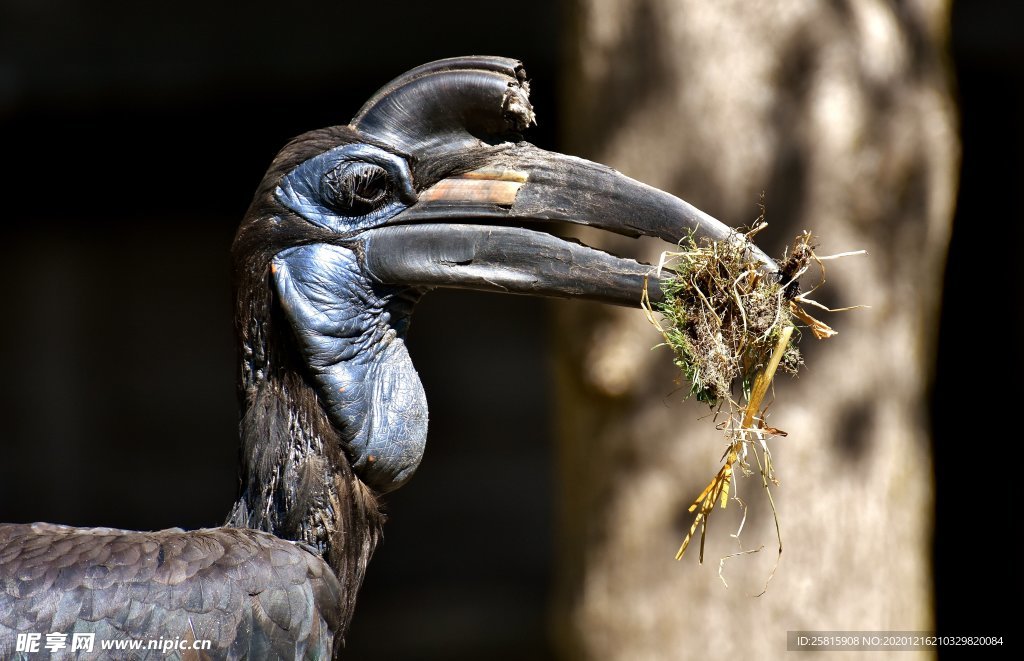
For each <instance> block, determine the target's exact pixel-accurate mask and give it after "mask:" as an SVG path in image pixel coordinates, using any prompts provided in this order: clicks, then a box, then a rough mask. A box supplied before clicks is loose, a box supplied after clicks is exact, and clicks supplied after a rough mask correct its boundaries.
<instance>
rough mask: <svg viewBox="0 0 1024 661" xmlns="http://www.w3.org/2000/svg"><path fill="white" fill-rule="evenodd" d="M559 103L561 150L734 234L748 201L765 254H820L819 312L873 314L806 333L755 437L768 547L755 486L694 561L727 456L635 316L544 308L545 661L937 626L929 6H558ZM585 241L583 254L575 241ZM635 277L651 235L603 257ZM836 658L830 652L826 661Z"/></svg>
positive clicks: (688, 2) (943, 216) (950, 142)
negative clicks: (930, 403)
mask: <svg viewBox="0 0 1024 661" xmlns="http://www.w3.org/2000/svg"><path fill="white" fill-rule="evenodd" d="M569 4H570V11H569V13H568V14H567V16H568V24H569V25H568V27H569V28H570V32H571V33H572V36H571V38H570V39H569V40H568V43H569V44H570V45H569V48H570V49H571V50H570V51H569V52H568V62H569V69H568V71H566V72H565V75H564V80H563V90H565V98H564V99H563V104H562V105H563V107H564V108H565V109H566V115H565V116H564V117H563V118H562V125H563V126H564V127H565V129H566V135H565V138H566V140H565V142H566V143H567V144H566V147H567V149H568V151H569V152H570V153H576V154H579V155H582V156H585V157H588V158H591V159H594V160H598V161H601V162H604V163H608V164H610V165H612V166H613V167H616V168H617V169H619V170H621V171H623V172H625V173H626V174H628V175H630V176H633V177H635V178H637V179H640V180H642V181H645V182H648V183H651V184H653V185H655V186H658V187H660V188H663V189H666V190H669V191H671V192H673V193H675V194H677V195H679V196H681V197H683V198H684V199H686V200H688V201H690V202H692V203H694V204H696V205H697V206H698V207H700V208H702V209H704V210H705V211H708V212H709V213H711V214H712V215H715V216H717V217H719V218H720V219H722V220H723V221H725V222H727V223H729V224H731V225H734V226H738V225H749V224H750V223H752V222H753V221H754V220H755V219H756V217H757V216H758V213H759V209H758V206H757V205H758V202H759V200H760V196H761V194H762V192H763V193H764V204H765V206H766V209H767V216H766V219H767V221H768V223H769V228H768V230H766V231H765V232H763V233H762V234H761V235H759V236H758V242H759V243H760V244H761V246H762V247H763V248H765V249H766V250H767V251H768V252H769V253H770V254H774V255H780V254H781V252H782V249H783V247H784V246H786V245H788V244H789V243H790V242H791V241H792V239H793V238H794V237H795V236H796V235H797V234H798V233H799V232H800V231H801V230H803V229H805V228H806V229H810V230H812V231H813V232H814V233H815V234H816V235H818V236H819V237H820V240H821V247H820V249H819V254H828V253H833V252H840V251H846V250H855V249H861V248H865V249H867V250H868V251H869V253H870V255H869V256H867V257H853V258H849V259H844V260H840V261H838V262H829V263H828V284H827V286H826V287H825V290H824V293H823V294H822V295H821V297H816V298H819V300H821V301H822V302H823V303H825V304H829V305H833V306H843V305H853V304H867V305H870V306H871V308H870V309H869V310H861V311H853V312H845V313H841V314H834V315H828V314H827V313H823V315H822V316H823V317H825V318H826V320H827V321H828V322H830V323H831V324H832V325H833V326H835V327H836V328H837V329H838V330H839V331H840V334H839V335H838V336H837V337H835V338H833V339H831V340H828V341H816V340H814V339H813V337H811V336H810V334H809V333H805V334H804V338H803V341H802V342H801V348H802V349H803V351H804V354H805V360H806V363H807V367H806V368H805V370H804V371H803V372H802V373H801V376H800V377H799V378H798V379H789V378H787V377H780V380H779V381H778V382H777V383H776V401H775V403H774V404H773V405H772V407H771V423H772V424H773V425H774V426H777V427H781V428H782V429H785V430H786V431H787V432H789V436H788V438H782V439H777V440H775V441H774V444H773V456H774V459H775V462H776V471H777V475H778V477H779V479H780V481H781V485H780V486H778V487H774V488H773V494H774V497H775V501H776V504H777V506H778V511H779V516H780V520H781V527H782V539H783V543H784V552H783V554H782V556H781V561H780V564H779V567H778V571H777V572H776V574H775V576H774V578H773V579H772V581H771V583H770V585H769V586H768V591H767V593H766V594H765V595H764V596H762V597H760V598H755V597H753V596H752V595H755V594H757V593H759V592H760V591H761V590H762V588H763V587H764V583H765V580H766V579H767V577H768V575H769V573H770V571H771V568H772V565H773V564H774V563H775V560H776V546H777V545H776V539H775V528H774V524H773V520H772V514H771V511H770V509H769V508H768V505H767V502H766V499H765V496H764V492H763V488H762V487H761V485H760V480H759V478H748V479H740V480H739V484H738V485H737V487H738V489H739V495H741V496H742V497H743V498H744V499H745V501H746V502H747V503H748V504H749V506H750V507H749V513H748V516H747V521H746V527H745V528H744V531H743V535H742V543H743V547H744V548H756V547H757V546H760V545H762V544H763V545H764V546H765V549H764V551H762V552H761V553H759V554H754V555H748V556H743V557H739V558H734V559H731V560H729V561H728V562H727V563H726V564H725V568H724V574H723V575H724V577H725V578H726V579H727V580H728V582H729V587H728V588H726V587H725V586H723V584H722V582H721V581H720V580H719V578H718V571H719V558H721V557H723V556H725V555H726V554H729V553H732V552H734V551H736V550H738V546H737V543H736V541H735V540H733V539H732V538H731V537H730V533H732V532H734V531H735V529H736V527H737V526H738V524H739V517H740V514H741V512H740V508H738V507H736V505H735V503H732V504H731V505H730V507H729V508H728V509H726V510H721V509H717V510H716V511H715V515H714V516H713V517H712V519H711V522H710V526H709V529H708V543H707V549H706V553H705V563H704V565H703V566H699V565H698V564H697V555H698V548H697V544H696V543H695V544H694V546H692V547H691V548H690V550H689V551H688V553H687V555H686V557H685V558H684V559H683V561H682V562H678V563H677V562H676V561H675V560H674V553H675V551H676V549H677V548H678V546H679V543H680V541H681V540H682V538H683V536H684V534H685V533H686V531H687V530H688V529H689V526H690V523H691V521H692V514H690V513H688V512H687V508H688V507H689V505H690V504H691V502H692V501H693V499H694V498H695V497H696V496H697V495H698V494H699V493H700V492H701V490H702V489H703V488H704V486H705V485H706V484H707V482H708V481H709V479H710V478H711V476H712V475H713V474H714V473H715V472H716V471H717V469H718V467H719V465H720V463H719V459H720V456H721V454H722V451H723V449H724V439H723V437H722V436H721V432H718V431H716V430H715V423H714V422H713V421H712V419H711V418H710V417H708V410H707V407H706V406H703V405H700V404H698V403H696V402H684V401H683V398H682V395H681V393H680V392H679V391H676V390H675V386H674V385H673V380H674V379H675V378H676V375H675V373H674V368H673V367H672V366H671V364H670V363H671V360H670V356H669V354H668V353H667V350H666V349H664V348H659V349H656V350H653V351H652V350H651V347H652V346H653V345H655V344H656V343H657V342H658V341H659V340H660V337H659V336H658V335H657V333H656V332H655V331H654V330H653V329H652V328H651V327H650V326H649V324H648V323H647V321H646V320H645V319H644V318H643V315H642V314H640V313H639V312H637V311H635V310H626V309H621V310H606V309H604V308H602V307H600V306H597V305H588V304H574V305H572V306H561V305H560V306H558V307H557V312H556V315H557V320H558V321H557V323H558V324H559V325H560V326H561V328H560V332H559V333H558V334H557V336H558V337H559V338H571V339H570V340H562V341H563V342H565V343H566V345H565V346H561V347H558V351H556V352H555V353H556V355H559V356H561V357H563V360H562V363H561V365H560V367H559V374H558V386H559V398H560V401H559V409H558V410H559V411H561V414H560V416H559V417H560V428H559V430H558V431H559V434H560V466H561V471H562V475H561V477H562V479H561V480H560V482H561V484H562V485H563V487H562V488H563V493H562V505H563V507H562V511H561V512H560V518H561V521H560V531H561V535H562V536H561V546H560V548H561V557H560V576H561V584H560V586H559V592H558V594H559V597H558V600H557V607H556V624H557V631H558V634H557V636H558V639H559V644H560V645H561V647H562V651H563V655H564V656H566V657H567V658H593V659H679V658H687V657H692V658H700V657H702V656H705V655H713V657H714V658H766V657H770V658H777V657H781V656H783V655H784V653H785V649H786V632H787V630H926V629H930V628H932V627H933V607H932V580H931V567H930V557H931V547H930V544H931V529H932V514H933V485H932V466H931V462H930V455H929V450H930V442H929V432H928V426H927V408H926V406H927V401H926V390H927V386H928V382H929V379H930V378H931V372H932V365H933V361H934V349H935V342H936V337H935V334H936V327H937V318H938V317H937V313H938V302H939V295H940V286H941V281H942V278H941V276H942V272H941V269H942V264H943V259H944V256H945V251H946V246H947V243H948V239H949V232H950V225H951V220H952V212H953V205H954V200H955V188H956V171H957V163H958V157H959V145H958V139H957V136H956V132H955V118H954V111H953V103H952V101H951V97H950V91H949V83H948V81H947V73H946V67H945V64H946V63H945V42H946V37H947V24H948V12H949V7H948V3H947V2H942V1H939V0H933V1H932V0H916V1H914V0H912V1H909V2H899V3H886V2H881V1H879V0H845V1H844V0H839V1H838V2H818V1H816V0H769V1H765V2H758V3H750V2H738V1H716V2H706V1H702V0H641V1H636V0H573V2H570V3H569ZM585 240H587V241H588V242H592V243H595V242H597V240H596V239H594V238H593V237H591V236H589V235H588V236H586V237H585ZM603 245H604V247H606V248H608V249H612V250H616V251H618V252H628V251H629V250H630V247H631V246H632V250H633V251H634V254H639V255H640V256H641V257H642V258H643V259H646V260H649V261H650V260H656V259H657V257H658V253H659V252H660V251H661V250H663V249H664V248H666V247H667V246H665V245H664V244H657V245H655V244H654V243H642V244H641V245H640V248H639V249H638V248H637V243H636V242H634V241H632V240H629V239H622V240H621V241H620V242H618V243H616V244H614V245H613V244H609V243H605V244H603ZM844 658H845V657H844Z"/></svg>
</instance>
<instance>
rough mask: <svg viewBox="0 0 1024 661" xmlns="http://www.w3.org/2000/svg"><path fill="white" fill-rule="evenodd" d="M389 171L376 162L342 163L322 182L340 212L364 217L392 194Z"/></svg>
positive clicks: (328, 173)
mask: <svg viewBox="0 0 1024 661" xmlns="http://www.w3.org/2000/svg"><path fill="white" fill-rule="evenodd" d="M390 186H391V183H390V180H389V179H388V173H387V170H385V169H384V168H382V167H381V166H379V165H374V164H373V163H351V162H350V163H341V164H339V165H338V166H337V167H335V168H332V169H330V170H328V171H327V172H326V173H325V174H324V176H323V181H322V182H321V192H322V193H323V197H324V200H325V201H326V202H327V203H328V204H329V205H330V206H331V207H332V208H333V209H335V210H336V211H340V212H341V213H344V214H345V215H349V216H362V215H365V214H367V213H369V212H371V211H373V210H374V209H376V208H378V207H379V206H381V204H383V203H384V201H385V200H387V199H388V198H389V197H390V195H389V193H390Z"/></svg>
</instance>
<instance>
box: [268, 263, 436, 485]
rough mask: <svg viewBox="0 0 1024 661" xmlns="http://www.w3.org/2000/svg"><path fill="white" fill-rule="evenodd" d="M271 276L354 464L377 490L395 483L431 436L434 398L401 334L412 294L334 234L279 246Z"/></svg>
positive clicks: (416, 462) (401, 479) (402, 478)
mask: <svg viewBox="0 0 1024 661" xmlns="http://www.w3.org/2000/svg"><path fill="white" fill-rule="evenodd" d="M273 279H274V285H275V286H276V288H277V293H278V295H279V299H280V301H281V305H282V307H283V308H284V312H285V315H286V316H287V318H288V321H289V322H290V323H291V325H292V328H293V329H294V331H295V337H296V339H297V341H298V344H299V349H300V350H301V351H302V354H303V356H305V358H306V363H307V365H308V366H309V369H310V372H311V374H312V375H313V379H314V381H315V383H316V386H317V393H318V395H319V397H320V399H321V401H322V402H323V403H324V404H325V406H326V408H327V414H328V416H329V417H330V419H331V422H332V423H333V424H334V425H335V426H336V427H337V428H338V429H339V430H340V431H341V433H342V438H343V439H344V440H345V441H346V442H347V443H348V444H349V448H348V450H349V458H350V460H351V461H352V466H353V468H354V469H355V470H356V472H357V474H358V475H359V476H360V477H361V478H362V479H363V481H364V482H366V483H367V484H369V485H370V486H372V487H374V488H375V489H378V490H379V491H391V490H393V489H397V488H398V487H400V486H401V485H402V484H404V483H405V482H406V480H408V479H409V478H410V477H411V476H412V474H413V472H415V470H416V467H417V466H418V465H419V463H420V459H421V458H422V457H423V451H424V447H425V445H426V442H427V398H426V394H425V393H424V392H423V385H422V383H421V382H420V378H419V375H418V374H417V373H416V370H415V368H414V367H413V364H412V359H411V358H410V357H409V351H408V349H407V347H406V345H405V341H404V336H405V330H406V328H407V327H408V320H409V317H410V315H411V313H412V306H413V304H414V302H415V301H414V299H413V298H412V297H410V296H409V295H408V294H409V292H408V291H403V290H400V289H395V288H387V289H385V288H381V287H380V286H379V285H374V284H373V283H371V282H370V281H369V280H367V279H366V277H365V276H364V275H363V274H362V273H361V272H360V269H359V262H358V258H357V256H356V254H355V253H354V252H353V251H351V250H349V249H348V248H343V247H340V246H333V245H327V244H313V245H306V246H300V247H297V248H289V249H287V250H283V251H281V252H280V253H278V254H277V256H275V257H274V260H273Z"/></svg>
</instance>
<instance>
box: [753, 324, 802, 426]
mask: <svg viewBox="0 0 1024 661" xmlns="http://www.w3.org/2000/svg"><path fill="white" fill-rule="evenodd" d="M793 330H794V327H793V326H786V327H784V328H783V329H782V330H781V331H779V341H778V342H776V343H775V350H774V351H772V357H771V358H770V359H769V360H768V364H767V365H765V368H764V369H763V370H762V371H760V372H758V374H757V376H756V377H755V378H754V385H753V386H752V387H751V388H750V396H749V397H748V398H747V408H746V410H745V411H744V413H743V429H750V428H751V426H752V425H753V424H754V418H756V417H757V413H758V412H759V411H760V410H761V402H762V401H764V396H765V395H766V394H768V387H769V386H770V385H771V383H772V379H774V378H775V371H776V370H777V369H779V362H780V361H781V360H782V354H784V353H785V352H786V347H788V346H789V340H790V338H791V337H793Z"/></svg>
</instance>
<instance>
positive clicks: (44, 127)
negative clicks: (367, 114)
mask: <svg viewBox="0 0 1024 661" xmlns="http://www.w3.org/2000/svg"><path fill="white" fill-rule="evenodd" d="M559 12H560V8H559V4H558V3H549V2H544V1H542V0H527V1H526V2H520V3H516V5H515V9H514V10H513V9H511V8H510V9H509V10H508V12H507V14H505V15H498V14H496V13H494V11H493V10H492V9H490V8H486V9H485V7H484V6H483V5H481V4H480V3H474V2H469V1H461V0H460V1H455V2H446V3H425V2H415V3H414V2H394V3H392V2H378V3H353V4H351V5H346V4H345V3H338V2H333V3H327V2H305V3H302V2H300V3H290V4H281V3H271V2H266V1H265V0H254V1H250V2H246V3H224V4H216V3H209V2H198V1H196V0H183V1H179V2H176V3H170V4H166V5H160V6H156V5H153V6H150V5H147V4H145V3H137V2H128V1H126V0H120V1H118V0H103V1H97V2H91V3H87V4H86V3H76V2H71V1H69V0H3V2H2V3H0V145H2V154H3V158H2V159H0V173H2V179H0V181H3V183H4V188H3V203H2V206H0V209H2V211H0V214H2V217H3V221H4V222H3V226H2V230H3V237H4V238H3V243H2V245H3V247H4V248H5V250H4V253H5V265H6V267H5V269H4V274H5V277H4V287H3V290H4V293H5V295H4V304H3V306H2V308H0V309H2V312H0V322H2V323H0V364H2V366H3V368H4V370H5V373H6V375H7V378H4V379H2V381H0V384H2V385H0V389H2V390H0V419H2V422H0V448H2V452H3V454H2V455H0V520H3V521H12V522H24V521H35V520H45V521H51V522H59V523H67V524H74V525H106V526H113V527H124V528H137V529H157V528H163V527H170V526H180V527H184V528H192V527H203V526H213V525H218V524H219V523H221V521H222V520H223V518H224V516H225V515H226V513H227V511H228V509H229V508H230V506H231V504H232V503H233V500H234V496H235V489H236V484H237V481H236V452H237V445H236V402H235V389H234V378H235V372H234V370H235V365H234V348H233V338H232V334H231V317H230V315H231V302H230V297H231V292H230V281H229V272H228V247H229V245H230V242H231V238H232V235H233V233H234V229H235V226H236V225H237V223H238V221H239V219H240V218H241V216H242V214H243V213H244V211H245V209H246V207H247V205H248V202H249V200H250V198H251V195H252V192H253V191H254V189H255V187H256V184H257V183H258V182H259V180H260V178H261V176H262V174H263V172H264V170H265V168H266V166H267V165H268V164H269V163H270V160H271V159H272V158H273V156H274V154H275V153H276V151H277V150H278V149H279V148H280V147H281V146H282V145H283V144H284V143H285V141H286V140H287V139H289V138H290V137H292V136H294V135H296V134H298V133H301V132H303V131H305V130H309V129H312V128H317V127H320V126H325V125H329V124H342V123H345V122H347V121H348V119H349V117H350V116H351V115H352V114H353V113H354V112H355V111H356V110H358V108H359V106H360V105H361V104H362V102H363V101H364V100H365V99H366V98H367V97H368V96H369V95H370V94H371V93H372V92H373V91H374V90H375V89H376V88H377V87H379V86H380V85H382V84H383V83H385V82H387V81H388V80H389V79H390V78H392V77H393V76H395V75H398V74H399V73H401V72H403V71H405V70H406V69H409V68H411V67H413V66H415V65H417V64H421V63H423V62H426V61H429V60H432V59H437V58H440V57H446V56H452V55H462V54H470V53H488V54H501V55H510V56H514V57H518V58H521V59H522V60H524V62H525V63H526V67H527V71H528V72H529V74H530V76H531V77H532V78H533V81H534V82H533V88H532V89H533V93H532V98H533V100H534V104H535V107H536V110H537V113H538V118H539V125H538V126H537V127H536V129H534V130H533V131H532V132H531V135H530V138H531V140H532V141H533V142H535V143H536V144H538V145H540V146H542V147H546V148H550V149H557V148H558V146H559V143H558V125H557V119H558V117H559V112H558V108H557V107H556V102H557V94H556V90H557V89H558V88H557V86H558V85H559V82H560V80H559V76H560V72H561V69H562V67H561V66H560V54H561V52H562V49H564V48H566V47H567V45H566V44H565V43H564V42H563V40H562V39H561V36H560V35H561V18H562V17H561V16H560V14H559ZM1021 25H1024V6H1022V5H1020V4H1014V3H999V2H996V1H995V0H984V1H979V0H973V1H966V0H965V1H962V2H959V3H957V4H956V5H955V6H954V24H953V39H952V44H951V55H952V58H951V67H953V68H955V74H956V78H957V83H956V85H957V87H958V89H959V95H960V98H959V100H960V112H961V118H962V137H963V141H964V142H963V174H962V180H961V189H960V194H959V204H958V209H957V217H956V225H955V229H954V238H953V244H952V246H951V251H950V260H949V266H948V272H947V288H946V295H945V298H944V312H943V320H942V328H941V330H940V357H939V361H938V363H937V369H936V382H935V388H934V396H933V401H934V411H933V423H934V429H935V457H936V477H937V518H936V522H937V523H936V541H935V549H936V553H935V574H936V588H937V609H938V610H937V618H938V625H939V628H940V630H946V631H949V632H963V633H972V632H975V633H978V632H982V631H988V632H990V631H993V630H998V631H1003V632H1006V633H1009V632H1010V624H1011V622H1012V624H1014V625H1017V624H1019V615H1017V614H1016V613H1014V612H1012V611H1010V612H1007V613H1006V618H1007V619H1006V621H1005V622H1003V623H998V622H996V623H994V622H992V621H991V613H992V611H991V610H987V611H985V613H986V614H985V618H986V621H984V622H979V621H976V619H975V618H977V617H978V615H977V613H978V611H977V610H976V609H974V608H972V602H975V600H978V599H987V598H988V595H989V594H990V592H991V591H992V590H1002V589H1005V590H1006V591H1007V592H1009V593H1011V594H1019V591H1020V589H1021V587H1024V582H1022V581H1021V573H1020V568H1019V564H1018V563H1016V562H1015V560H1016V555H1017V552H1016V550H1015V549H1014V547H1013V546H1012V544H1011V543H1010V542H1009V540H1010V539H1011V538H1012V531H1013V529H1014V527H1015V525H1016V523H1017V521H1018V520H1019V505H1020V497H1019V495H1018V491H1017V490H1016V489H1015V488H1013V487H1014V485H1013V479H1012V474H1013V471H1014V461H1015V459H1016V456H1015V453H1014V452H1013V450H1014V449H1015V447H1014V444H1015V443H1016V439H1015V438H1013V437H1012V432H1010V433H1008V431H1006V430H1007V428H1009V429H1012V428H1013V427H1014V422H1015V419H1014V416H1013V412H1014V409H1015V408H1017V407H1018V404H1017V403H1016V399H1017V395H1016V393H1017V392H1018V385H1017V383H1016V378H1015V377H1017V375H1019V374H1021V371H1020V370H1021V367H1022V365H1021V359H1020V358H1021V353H1020V349H1019V344H1018V342H1019V339H1018V338H1019V337H1020V336H1021V327H1022V326H1021V304H1022V303H1024V299H1022V295H1021V294H1022V292H1021V287H1020V285H1021V277H1020V271H1019V263H1020V259H1019V257H1018V255H1017V250H1016V249H1011V250H1010V251H1009V254H1001V252H1002V251H1000V248H1002V247H1003V246H1014V245H1020V244H1019V242H1020V240H1021V238H1022V236H1021V234H1022V230H1021V222H1020V221H1021V216H1022V214H1021V213H1020V211H1019V205H1020V202H1019V200H1018V199H1017V198H1018V197H1019V195H1020V194H1021V191H1024V169H1022V163H1021V154H1022V153H1024V133H1022V130H1021V126H1020V123H1021V121H1022V119H1024V40H1022V39H1020V37H1019V26H1021ZM1014 242H1017V243H1014ZM547 325H548V324H547V317H546V304H545V303H544V302H540V301H536V300H532V299H526V298H518V297H498V296H488V295H479V294H468V293H452V292H436V293H434V294H431V295H430V296H428V297H426V299H425V300H424V301H423V303H421V305H420V307H419V309H418V312H417V315H416V319H415V323H414V325H413V329H412V333H411V337H410V346H411V352H412V355H413V359H414V361H415V362H416V365H417V368H418V369H419V371H420V373H421V375H422V378H423V382H424V386H425V388H426V390H427V393H428V398H429V400H430V406H431V423H430V424H431V429H430V441H429V449H428V452H427V456H426V459H425V461H424V463H423V465H422V466H421V468H420V470H419V472H418V473H417V475H416V478H415V479H414V480H413V481H412V482H411V483H410V484H409V485H408V486H406V487H405V488H403V489H402V490H400V491H399V492H397V493H395V494H393V495H392V496H389V498H388V500H387V507H388V511H389V514H390V516H391V523H390V524H389V525H388V526H387V527H386V529H385V539H384V543H383V545H382V547H381V548H380V550H379V551H378V553H377V555H376V556H375V558H374V561H373V563H372V565H371V569H370V572H369V576H368V579H367V584H366V588H365V589H364V591H363V593H362V596H361V603H360V607H359V608H358V609H357V611H356V617H355V621H354V624H353V628H352V631H351V634H350V636H349V651H350V655H349V658H353V659H371V658H373V659H376V658H381V659H383V658H388V659H398V658H410V659H412V658H416V659H427V658H445V659H476V658H481V657H483V656H484V655H486V656H488V657H490V658H492V659H506V658H507V659H513V658H527V657H528V658H535V659H536V658H546V657H548V656H551V654H552V652H551V651H550V646H549V644H548V642H547V641H548V633H547V629H546V627H547V623H546V601H547V595H548V587H549V583H550V573H551V569H550V564H551V563H550V561H549V559H550V557H551V556H552V554H553V549H552V544H553V541H552V539H553V536H552V521H553V511H552V510H553V507H554V495H553V485H552V479H553V474H554V470H553V465H552V457H553V448H552V443H551V439H550V428H551V426H552V424H551V421H552V417H553V416H554V415H556V412H555V411H553V410H551V407H550V404H549V401H550V387H551V386H550V385H549V383H548V376H549V374H548V371H549V361H548V352H549V351H550V348H549V345H548V343H547V337H546V336H547V330H548V329H547ZM654 340H655V338H654V337H653V336H652V343H653V342H654ZM979 357H980V358H981V359H982V360H980V361H979V360H978V359H979ZM979 363H980V364H979ZM965 402H966V403H968V404H969V406H968V408H967V409H966V410H968V411H969V412H970V415H968V416H965V415H963V413H962V412H963V411H964V410H965V409H964V407H963V404H964V403H965ZM1006 405H1009V406H1010V411H1009V412H1008V413H1007V412H1005V411H1004V409H1003V407H1004V406H1006ZM485 466H486V467H489V468H488V469H487V470H485V469H484V467H485ZM984 531H989V533H991V534H989V533H985V532H984ZM979 538H983V539H984V540H985V541H981V542H979V541H977V540H978V539H979ZM1003 584H1005V588H1003V587H1000V586H1002V585H1003Z"/></svg>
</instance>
